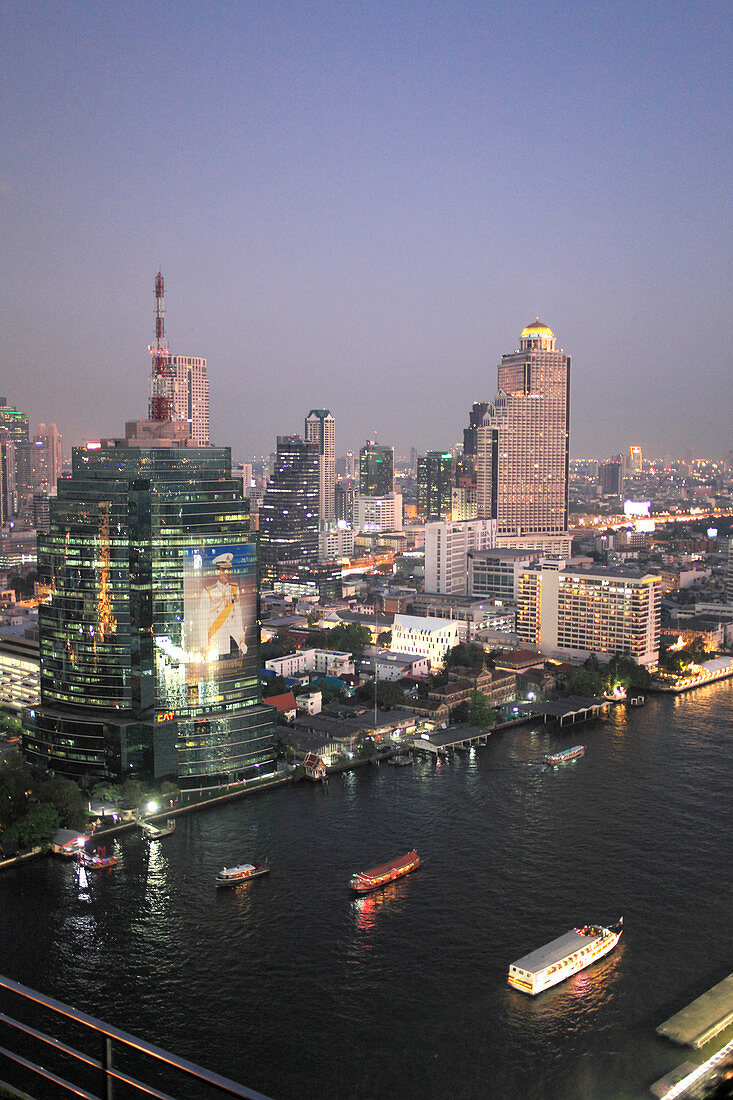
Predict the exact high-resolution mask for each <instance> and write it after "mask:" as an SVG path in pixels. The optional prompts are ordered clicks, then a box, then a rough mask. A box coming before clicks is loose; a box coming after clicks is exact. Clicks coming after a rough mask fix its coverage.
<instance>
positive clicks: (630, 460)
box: [626, 443, 643, 477]
mask: <svg viewBox="0 0 733 1100" xmlns="http://www.w3.org/2000/svg"><path fill="white" fill-rule="evenodd" d="M642 469H643V461H642V455H641V447H638V446H636V445H635V444H633V443H632V445H631V446H630V447H629V453H628V454H627V455H626V473H627V474H628V476H629V477H633V476H634V475H635V474H640V473H641V472H642Z"/></svg>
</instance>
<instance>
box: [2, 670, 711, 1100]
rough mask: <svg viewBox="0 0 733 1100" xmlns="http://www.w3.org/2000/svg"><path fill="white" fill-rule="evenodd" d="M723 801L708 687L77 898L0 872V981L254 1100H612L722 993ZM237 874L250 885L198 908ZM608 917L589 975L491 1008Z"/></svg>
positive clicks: (95, 886) (358, 786) (373, 787)
mask: <svg viewBox="0 0 733 1100" xmlns="http://www.w3.org/2000/svg"><path fill="white" fill-rule="evenodd" d="M578 742H583V743H584V744H586V746H587V749H586V753H585V755H584V756H583V757H582V758H581V759H579V760H578V761H576V762H574V763H573V764H571V765H568V766H566V767H564V768H561V769H558V770H555V771H551V770H548V769H546V768H545V767H544V766H543V765H542V763H541V761H542V757H543V754H544V753H545V752H546V751H549V750H550V749H559V748H566V747H568V746H570V745H572V744H576V743H578ZM732 777H733V684H732V682H731V681H723V682H720V683H717V684H713V685H710V686H708V687H705V688H701V689H699V690H697V691H694V692H690V693H688V694H686V695H682V696H677V697H672V696H656V697H650V699H649V702H648V703H647V705H646V706H645V707H643V708H639V709H636V710H631V709H627V708H625V707H623V706H620V707H616V708H615V709H614V710H613V711H612V713H611V715H610V717H609V718H608V719H607V720H605V721H601V722H596V723H593V724H590V725H588V726H583V727H576V728H575V729H572V728H570V729H566V730H563V731H562V732H560V731H558V730H557V729H552V728H550V727H544V726H542V725H533V726H526V727H518V728H515V729H510V730H506V731H504V732H502V733H500V734H495V735H494V736H493V737H492V738H491V739H490V741H489V743H488V744H487V745H486V746H485V747H479V748H476V749H473V750H471V751H470V752H464V753H462V754H459V755H456V756H455V757H454V758H453V759H450V760H445V761H444V760H440V761H437V762H436V761H433V760H428V759H424V760H423V759H420V760H418V761H417V762H416V763H415V764H414V765H413V766H412V767H409V768H408V767H406V768H394V767H388V766H386V765H382V766H381V767H378V768H377V767H368V768H362V769H360V770H358V771H355V772H347V773H344V774H342V775H338V776H334V777H332V779H331V781H330V783H329V785H328V787H326V788H323V787H321V786H320V785H318V786H316V785H312V784H309V783H306V782H302V783H300V784H298V785H297V786H295V787H293V788H288V787H286V788H282V789H278V790H275V791H273V792H270V793H262V794H260V795H257V796H253V797H250V798H244V799H240V800H238V801H234V802H231V803H229V804H227V805H226V806H225V807H224V808H221V809H218V810H212V811H208V812H204V813H198V814H193V815H190V816H186V817H183V818H180V819H179V820H178V825H177V829H176V832H175V833H174V834H173V835H172V836H170V837H167V838H166V839H164V840H161V841H158V842H154V843H152V844H150V845H147V844H146V843H144V842H143V841H142V839H141V838H140V837H139V836H137V835H134V836H133V835H124V836H122V837H121V838H120V839H119V841H117V842H115V845H114V850H115V854H117V855H118V856H119V859H120V862H119V865H118V866H117V867H116V868H115V870H114V871H113V872H112V873H111V874H109V875H107V876H104V877H100V878H94V879H93V880H92V881H91V882H90V884H89V886H88V888H87V889H86V890H80V888H79V885H78V882H77V881H76V878H75V874H74V868H73V867H72V866H71V865H70V864H68V863H65V862H63V861H56V860H54V859H52V858H48V859H43V860H36V861H34V862H32V863H30V864H26V865H24V866H21V867H18V868H14V869H12V870H10V871H6V872H4V873H3V874H2V877H0V891H1V892H2V904H3V917H4V919H3V921H2V926H1V927H0V970H1V971H2V973H4V974H5V975H7V976H8V977H11V978H13V979H15V980H16V981H19V982H22V983H24V984H26V985H29V986H31V987H34V988H36V989H38V990H40V991H41V992H43V993H46V994H48V995H50V996H53V997H57V998H58V999H60V1000H63V1001H65V1002H67V1003H70V1004H72V1005H74V1006H75V1007H77V1008H79V1009H81V1010H83V1011H86V1012H89V1013H91V1014H93V1015H95V1016H98V1017H101V1018H102V1019H104V1020H106V1021H108V1022H110V1023H113V1024H115V1025H116V1026H118V1027H121V1028H123V1029H125V1030H127V1031H130V1032H132V1033H134V1034H137V1035H140V1036H142V1037H143V1038H146V1039H147V1040H149V1041H150V1042H153V1043H157V1044H159V1045H161V1046H163V1047H165V1048H167V1049H169V1050H171V1051H173V1052H175V1053H176V1054H179V1055H181V1056H183V1057H186V1058H189V1059H191V1060H192V1061H195V1062H198V1063H201V1064H202V1065H205V1066H208V1067H209V1068H212V1069H215V1070H217V1071H218V1072H220V1073H222V1074H225V1075H226V1076H229V1077H232V1078H234V1079H235V1080H239V1081H242V1082H243V1083H245V1084H247V1085H250V1086H251V1087H252V1088H255V1089H258V1090H260V1091H262V1092H264V1093H266V1094H267V1095H269V1096H271V1097H273V1098H275V1100H296V1098H297V1100H308V1098H311V1097H313V1098H328V1097H344V1098H348V1097H370V1098H373V1097H379V1098H392V1097H395V1098H396V1097H400V1098H403V1100H409V1098H413V1097H414V1098H418V1097H420V1098H426V1097H428V1098H431V1097H440V1098H443V1097H451V1098H464V1097H465V1098H473V1097H476V1098H485V1097H489V1098H492V1097H510V1098H514V1097H527V1098H532V1097H536V1098H538V1100H542V1098H552V1100H555V1098H558V1100H589V1098H592V1100H618V1098H629V1100H637V1098H642V1097H648V1096H649V1093H648V1087H649V1085H650V1084H651V1082H652V1081H654V1080H655V1079H657V1078H658V1077H660V1076H662V1074H663V1073H665V1072H667V1070H669V1069H670V1068H672V1067H673V1066H675V1065H677V1064H679V1063H680V1062H682V1061H683V1060H685V1057H686V1056H687V1055H686V1052H685V1051H682V1050H679V1049H676V1048H674V1047H672V1046H671V1045H670V1044H668V1043H667V1042H666V1041H664V1040H662V1039H660V1038H658V1037H657V1036H656V1035H655V1031H654V1029H655V1027H656V1025H657V1024H659V1023H661V1022H662V1021H663V1020H664V1019H666V1018H667V1017H668V1016H669V1015H671V1014H672V1013H673V1012H675V1011H677V1010H678V1009H679V1008H681V1007H682V1006H683V1005H685V1004H687V1003H688V1002H689V1001H690V1000H691V999H692V998H693V997H695V996H697V995H698V994H700V993H702V992H703V991H704V990H705V989H707V988H709V987H710V986H711V985H713V984H714V983H715V982H718V981H720V980H721V979H722V978H723V977H725V976H726V974H727V973H728V972H729V971H730V970H731V959H732V958H733V951H732V949H733V940H732V936H731V924H732V919H731V918H732V914H733V892H732V890H731V872H730V865H731V856H732V854H733V814H732V813H731V807H732V806H733V797H732V796H733V779H732ZM412 847H416V848H417V850H418V852H419V853H420V856H421V859H422V864H423V865H422V867H421V868H420V870H419V871H417V872H416V873H414V874H412V875H410V876H408V877H407V878H405V879H403V880H401V881H399V882H397V883H395V884H393V885H391V886H389V887H387V888H385V889H384V890H382V891H381V892H378V893H375V894H372V895H369V896H367V897H365V898H359V899H355V898H354V897H352V895H351V893H350V891H349V889H348V880H349V877H350V875H351V873H352V872H353V871H354V870H357V869H361V868H364V867H368V866H371V865H373V864H375V863H378V862H381V861H383V860H386V859H390V858H392V857H393V856H395V855H399V854H401V853H403V852H404V851H407V850H408V849H409V848H412ZM262 857H268V858H269V860H270V862H271V867H272V870H271V873H270V875H268V876H266V877H264V878H261V879H258V880H256V881H254V882H252V883H250V884H248V885H246V886H243V887H239V888H237V889H234V890H224V891H222V890H219V891H217V890H216V889H215V887H214V875H215V873H216V871H217V870H218V869H219V868H220V867H221V866H223V865H224V864H232V863H237V862H242V861H243V860H245V859H247V858H254V859H257V858H262ZM622 915H623V917H624V920H625V932H624V935H623V937H622V939H621V942H620V944H619V946H618V948H617V949H616V950H615V951H614V952H613V953H612V954H611V955H609V956H607V957H606V958H605V959H603V960H601V961H600V962H599V963H596V964H595V965H594V966H593V967H592V968H590V969H588V970H586V971H584V972H583V973H581V974H578V975H575V976H574V977H573V978H571V979H569V980H568V981H566V982H564V983H562V984H561V985H559V986H557V987H556V988H555V989H552V990H549V991H547V992H545V993H544V994H541V995H540V996H539V997H537V998H530V997H528V996H525V995H523V994H521V993H519V992H516V991H514V990H512V989H510V988H509V986H508V985H507V984H506V972H507V967H508V965H509V963H510V962H511V961H513V960H514V959H516V958H518V957H520V956H521V955H524V954H526V953H527V952H528V951H530V950H533V949H534V948H536V947H539V946H541V945H542V944H544V943H546V942H548V941H549V940H551V939H554V938H555V937H556V936H559V935H560V934H562V933H563V932H565V931H567V929H569V928H571V927H572V926H573V925H576V924H583V923H586V922H597V921H612V920H615V919H617V918H618V917H619V916H622Z"/></svg>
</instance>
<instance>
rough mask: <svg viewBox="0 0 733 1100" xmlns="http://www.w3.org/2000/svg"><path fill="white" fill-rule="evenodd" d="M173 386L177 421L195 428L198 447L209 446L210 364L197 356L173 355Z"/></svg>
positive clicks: (170, 367) (193, 433) (193, 434)
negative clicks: (207, 369)
mask: <svg viewBox="0 0 733 1100" xmlns="http://www.w3.org/2000/svg"><path fill="white" fill-rule="evenodd" d="M167 363H168V371H169V373H170V376H171V379H172V382H173V386H172V392H173V419H174V420H185V421H186V422H187V423H188V424H190V425H191V440H192V442H193V443H194V444H195V445H196V446H197V447H208V446H209V378H208V375H207V373H206V360H205V359H202V358H200V357H198V356H195V355H169V356H168V360H167Z"/></svg>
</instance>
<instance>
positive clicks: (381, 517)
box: [352, 490, 402, 532]
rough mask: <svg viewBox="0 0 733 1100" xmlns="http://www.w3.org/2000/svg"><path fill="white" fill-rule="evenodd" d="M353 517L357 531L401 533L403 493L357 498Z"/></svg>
mask: <svg viewBox="0 0 733 1100" xmlns="http://www.w3.org/2000/svg"><path fill="white" fill-rule="evenodd" d="M352 515H353V520H352V522H353V527H354V530H355V531H367V532H369V531H375V532H379V531H401V530H402V493H399V492H397V491H396V490H395V492H393V493H387V494H386V495H385V496H383V497H375V496H358V497H355V498H354V505H353V513H352Z"/></svg>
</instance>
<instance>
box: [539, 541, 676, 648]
mask: <svg viewBox="0 0 733 1100" xmlns="http://www.w3.org/2000/svg"><path fill="white" fill-rule="evenodd" d="M661 587H662V582H661V578H660V577H658V576H654V575H653V574H651V573H647V574H645V575H643V576H640V575H639V574H638V573H634V572H632V571H631V570H627V569H606V568H603V567H593V568H588V569H586V568H582V569H578V568H574V567H573V562H572V561H568V562H565V561H560V560H557V559H555V560H552V561H550V560H543V561H542V562H540V564H538V565H536V566H532V567H530V568H529V569H527V570H525V571H524V572H523V573H522V574H521V576H520V578H519V599H518V608H517V633H518V635H519V637H520V638H521V639H522V641H524V642H528V643H530V644H531V645H537V646H539V647H541V648H542V651H543V652H544V653H546V654H548V655H549V656H551V657H560V658H576V659H579V660H585V659H586V658H588V657H589V656H590V655H591V653H595V654H596V655H597V656H598V657H599V659H601V660H603V659H606V660H608V659H610V657H612V656H613V654H615V653H621V654H624V655H626V656H629V657H633V659H634V660H635V661H636V662H637V664H640V665H656V663H657V661H658V659H659V635H660V615H661Z"/></svg>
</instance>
